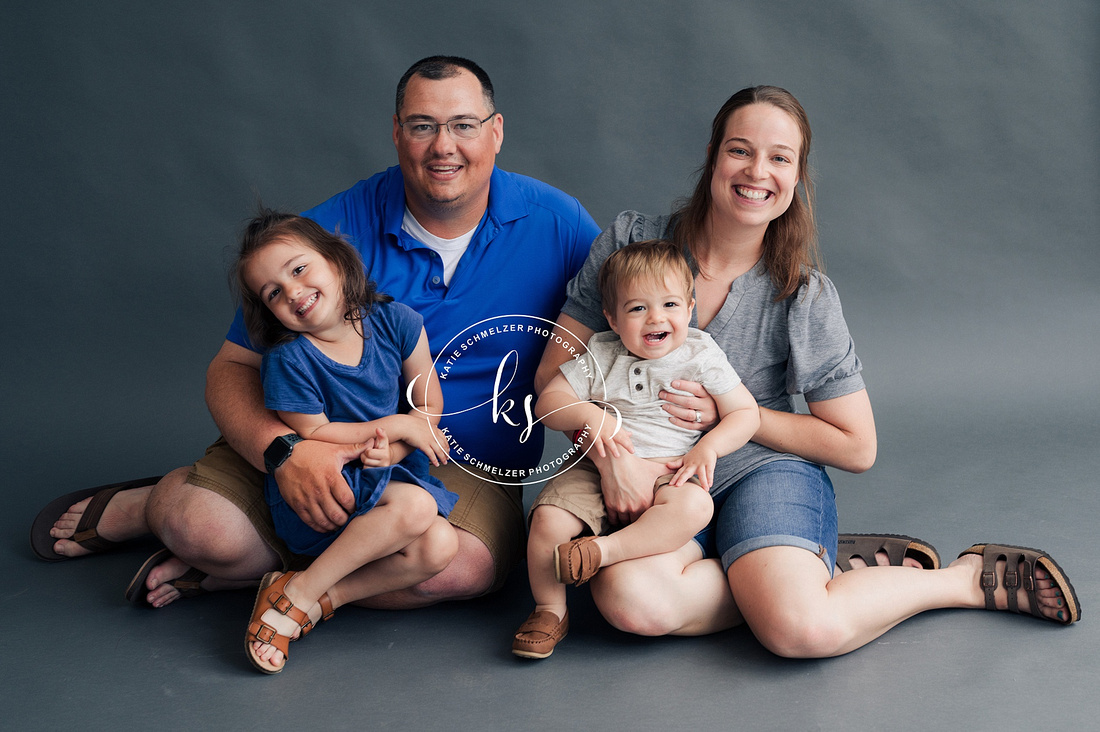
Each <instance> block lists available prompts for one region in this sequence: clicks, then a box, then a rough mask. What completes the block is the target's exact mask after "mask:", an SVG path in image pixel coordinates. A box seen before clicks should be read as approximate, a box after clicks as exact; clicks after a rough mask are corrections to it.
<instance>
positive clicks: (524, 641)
mask: <svg viewBox="0 0 1100 732" xmlns="http://www.w3.org/2000/svg"><path fill="white" fill-rule="evenodd" d="M568 632H569V611H568V610H566V611H565V617H563V618H562V619H561V620H558V616H557V615H555V614H554V613H552V612H550V611H549V610H541V611H539V612H534V613H531V614H530V615H529V616H528V617H527V620H524V621H523V625H521V626H519V630H517V631H516V635H515V638H514V640H513V641H512V653H514V654H515V655H517V656H519V657H520V658H546V657H547V656H549V655H550V654H551V653H553V652H554V646H556V645H557V644H558V642H559V641H561V639H562V638H564V637H565V635H566V634H567V633H568Z"/></svg>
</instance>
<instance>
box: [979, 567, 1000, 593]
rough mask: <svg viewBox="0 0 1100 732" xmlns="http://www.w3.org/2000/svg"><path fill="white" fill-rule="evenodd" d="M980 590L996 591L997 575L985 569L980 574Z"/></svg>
mask: <svg viewBox="0 0 1100 732" xmlns="http://www.w3.org/2000/svg"><path fill="white" fill-rule="evenodd" d="M982 589H983V590H995V589H997V575H996V574H994V572H993V570H992V569H987V570H985V571H983V572H982Z"/></svg>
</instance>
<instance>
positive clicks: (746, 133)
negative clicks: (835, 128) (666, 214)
mask: <svg viewBox="0 0 1100 732" xmlns="http://www.w3.org/2000/svg"><path fill="white" fill-rule="evenodd" d="M801 146H802V134H801V132H800V130H799V128H798V123H797V122H796V121H795V120H794V118H792V117H791V116H790V115H789V114H787V113H786V112H784V111H783V110H782V109H780V108H779V107H776V106H774V105H772V104H767V103H757V104H750V105H747V106H744V107H741V108H740V109H738V110H737V111H735V112H734V113H733V114H731V115H730V118H729V119H728V120H727V121H726V129H725V134H723V136H722V142H721V147H720V148H719V150H718V154H717V156H716V158H715V164H714V174H713V175H712V176H711V179H710V193H711V216H712V217H715V222H716V223H720V222H726V225H729V224H739V225H742V226H751V227H764V228H766V227H767V225H768V224H769V223H770V222H772V221H774V220H775V219H777V218H779V216H781V215H782V214H783V213H784V212H785V211H786V210H787V208H788V207H789V206H790V205H791V200H792V199H793V198H794V195H795V189H796V187H797V186H798V179H799V170H798V158H799V151H800V149H801Z"/></svg>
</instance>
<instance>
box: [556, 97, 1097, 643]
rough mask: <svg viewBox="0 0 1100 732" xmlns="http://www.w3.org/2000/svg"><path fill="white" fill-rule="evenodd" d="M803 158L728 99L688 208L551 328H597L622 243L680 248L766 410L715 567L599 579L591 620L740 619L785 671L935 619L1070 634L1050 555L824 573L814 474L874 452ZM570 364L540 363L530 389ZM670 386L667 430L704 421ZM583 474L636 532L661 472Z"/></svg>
mask: <svg viewBox="0 0 1100 732" xmlns="http://www.w3.org/2000/svg"><path fill="white" fill-rule="evenodd" d="M809 150H810V127H809V122H808V120H807V118H806V114H805V112H804V110H803V109H802V107H801V105H800V104H799V103H798V101H797V100H796V99H795V98H794V97H793V96H792V95H791V94H790V93H789V92H786V91H784V90H782V89H778V88H776V87H755V88H751V89H744V90H742V91H740V92H738V93H737V94H734V95H733V96H732V97H731V98H730V99H729V100H728V101H727V102H726V103H725V105H723V107H722V108H721V109H720V110H719V112H718V115H717V116H716V117H715V119H714V123H713V128H712V134H711V139H710V143H709V145H708V146H707V160H706V164H705V166H704V168H703V170H702V174H701V176H700V180H699V183H698V185H697V186H696V188H695V191H694V193H693V195H692V197H691V198H690V199H689V200H688V202H687V203H686V204H685V205H684V206H683V207H682V208H680V209H679V210H678V211H676V212H675V213H674V214H673V215H672V216H658V217H651V216H646V215H643V214H638V213H636V212H631V211H628V212H625V213H623V214H620V215H619V217H618V218H617V219H616V221H615V222H614V223H613V224H612V225H611V227H609V228H608V229H607V230H606V231H604V232H603V234H601V235H600V237H599V238H597V239H596V241H595V243H594V244H593V245H592V251H591V254H590V255H589V258H588V261H587V262H586V264H585V266H584V268H583V269H582V270H581V272H580V273H579V274H578V275H577V277H576V278H575V279H574V280H573V281H572V282H571V283H570V286H569V300H568V301H567V303H566V305H565V308H564V309H563V311H562V315H561V316H560V318H559V320H558V328H559V329H563V330H568V331H569V332H570V333H571V334H572V338H571V340H572V342H574V343H577V342H581V343H584V342H587V340H588V338H589V337H590V336H591V335H592V334H593V332H596V331H600V330H606V329H607V325H606V321H605V320H604V319H603V316H602V314H601V306H600V301H599V294H598V291H597V289H596V287H595V272H596V271H597V270H598V268H599V266H600V264H601V263H602V261H603V260H604V259H606V257H607V256H608V254H609V253H610V252H611V251H613V250H614V249H617V248H619V247H622V246H625V245H627V244H629V243H630V242H632V241H640V240H643V239H652V238H670V239H672V240H674V241H675V242H677V243H678V244H679V245H680V246H681V247H682V248H683V250H684V252H685V253H686V254H687V255H688V256H689V260H690V261H691V263H692V269H693V270H694V271H695V273H696V284H695V287H696V302H697V310H696V318H697V321H698V322H697V323H695V322H693V323H692V325H693V326H696V327H699V328H702V329H703V330H706V331H707V332H708V333H710V335H711V336H712V337H714V339H715V340H716V341H717V342H718V343H719V345H721V346H722V348H723V349H724V350H725V351H726V354H727V356H728V357H729V359H730V363H731V364H732V365H733V367H734V369H735V370H736V371H737V373H738V374H740V375H741V377H742V379H744V382H745V384H746V386H748V388H749V391H750V392H752V394H753V396H754V397H756V400H757V402H758V403H759V404H760V417H761V424H760V428H759V430H758V431H757V433H756V435H755V436H754V437H753V442H751V443H749V444H748V445H747V446H746V447H744V448H742V449H741V450H739V451H737V452H735V453H733V454H732V455H729V456H727V457H725V458H723V459H722V460H720V461H719V463H718V470H717V471H716V476H715V486H716V488H715V489H713V491H712V492H713V494H714V496H715V503H716V506H715V508H716V511H715V514H716V519H715V521H714V538H715V540H716V547H715V556H716V557H717V559H713V558H704V557H703V556H702V552H701V551H700V550H699V549H698V548H697V545H696V544H695V543H694V542H691V543H689V544H687V545H686V546H684V547H683V548H681V549H680V550H678V551H676V552H673V553H670V554H664V555H660V556H656V557H647V558H643V559H637V560H633V561H629V562H623V563H620V564H618V565H616V566H614V567H609V568H608V569H607V570H606V571H604V572H601V573H600V574H599V575H597V577H596V579H594V580H593V588H592V592H593V596H594V598H595V599H596V602H597V605H598V606H599V608H600V610H601V612H602V613H603V615H604V616H605V617H606V618H607V619H608V620H609V621H610V622H611V623H612V624H613V625H615V626H616V627H618V628H620V629H622V630H626V631H629V632H634V633H640V634H644V635H663V634H685V635H687V634H691V635H694V634H701V633H709V632H714V631H717V630H721V629H724V628H728V627H731V626H733V625H736V624H739V623H740V622H745V623H748V625H749V627H750V628H751V629H752V631H753V633H754V634H755V635H756V636H757V638H758V639H759V640H760V641H761V642H762V643H763V644H764V645H765V646H766V647H767V648H769V649H770V650H772V651H773V652H774V653H777V654H780V655H783V656H794V657H824V656H834V655H840V654H843V653H847V652H849V651H852V650H854V649H856V648H859V647H860V646H862V645H864V644H866V643H868V642H869V641H871V640H873V639H874V638H877V637H878V636H879V635H881V634H882V633H884V632H886V631H887V630H888V629H890V628H891V627H893V626H894V625H896V624H897V623H899V622H901V621H902V620H905V619H906V618H909V617H911V616H913V615H915V614H917V613H919V612H922V611H924V610H929V609H933V608H943V607H974V608H980V607H988V608H990V609H1011V610H1014V611H1016V610H1017V608H1019V609H1018V611H1020V612H1028V613H1030V614H1032V615H1037V616H1040V617H1044V618H1046V619H1050V620H1053V621H1055V622H1060V623H1064V624H1069V623H1072V622H1074V621H1075V620H1077V619H1078V617H1079V616H1080V607H1079V604H1078V602H1077V598H1076V596H1075V594H1074V592H1073V588H1072V586H1071V585H1070V584H1069V581H1068V579H1066V577H1065V574H1064V573H1063V572H1062V571H1061V569H1060V568H1059V567H1058V566H1057V564H1055V563H1054V561H1053V560H1052V559H1051V558H1050V557H1049V556H1047V555H1045V554H1043V553H1042V552H1036V551H1033V550H1022V549H1020V548H1018V547H1005V546H992V545H991V546H988V547H987V546H984V545H975V546H974V547H971V548H970V549H968V550H967V551H966V552H964V553H963V555H961V556H960V558H959V559H957V560H956V561H955V562H953V563H952V564H951V565H950V566H949V567H947V568H944V569H935V570H925V569H918V568H915V566H883V567H874V568H866V569H856V570H855V571H850V572H844V573H842V574H839V575H837V576H835V577H834V576H833V575H834V571H833V570H834V565H835V564H836V563H837V530H836V525H837V524H836V502H835V498H834V496H833V490H832V484H831V483H830V481H829V478H828V475H827V474H826V472H825V470H824V468H823V467H822V466H826V465H827V466H832V467H835V468H840V469H842V470H847V471H851V472H862V471H864V470H867V469H868V468H870V467H871V465H872V464H873V463H874V461H875V456H876V450H877V445H876V436H875V424H874V417H873V414H872V411H871V404H870V401H869V400H868V397H867V392H866V390H865V388H864V385H863V380H862V377H861V376H860V371H861V365H860V362H859V360H858V359H857V358H856V356H855V352H854V349H853V346H852V341H851V338H850V336H849V335H848V329H847V326H846V325H845V323H844V319H843V315H842V313H841V309H840V301H839V299H838V297H837V294H836V290H835V288H834V287H833V285H832V283H831V282H830V281H829V280H828V279H827V278H826V277H825V276H824V275H823V274H821V273H820V271H819V270H818V267H817V250H816V226H815V223H814V218H813V210H812V200H813V189H812V184H811V182H810V180H809V178H808V176H807V159H808V157H809ZM799 189H801V190H799ZM567 357H568V354H567V353H563V352H561V351H560V349H555V348H553V347H550V348H548V349H547V352H546V354H545V355H544V357H543V361H542V363H541V365H540V369H539V381H538V383H539V384H540V385H541V384H545V383H546V381H548V380H549V378H550V377H552V376H553V375H554V373H556V370H557V367H558V365H559V364H560V363H562V362H564V360H565V359H566V358H567ZM673 386H674V388H678V389H679V388H683V389H684V390H685V391H686V392H690V393H691V394H693V395H694V396H683V395H677V394H672V393H664V392H663V393H662V394H661V398H662V399H665V400H666V401H667V402H668V404H667V405H666V407H665V409H666V411H668V413H669V414H670V419H671V421H672V422H673V423H674V424H678V425H680V426H684V427H691V428H696V429H705V428H707V427H709V426H711V425H713V424H714V421H715V415H716V408H715V404H714V401H713V400H712V399H710V397H709V396H708V395H707V394H706V392H705V391H704V390H703V389H702V388H701V387H700V386H699V385H697V384H693V383H691V382H680V383H676V382H674V384H673ZM798 393H800V394H803V395H804V396H805V398H806V401H807V404H808V407H809V411H810V413H809V414H795V413H794V409H793V403H792V399H791V397H790V396H789V394H798ZM594 455H595V451H591V452H590V453H589V457H593V456H594ZM594 460H596V461H597V463H598V464H599V465H600V473H601V475H604V476H605V478H604V485H603V489H604V498H605V502H606V503H607V505H608V513H609V515H610V517H611V518H612V521H613V523H626V522H629V521H632V520H633V519H634V518H636V517H637V515H638V514H639V513H640V512H641V511H643V510H644V509H645V508H646V507H647V506H648V505H649V504H650V502H651V501H652V485H653V482H654V480H655V479H656V478H657V477H658V474H659V473H661V472H663V471H664V468H663V466H659V465H653V464H652V463H648V462H647V461H644V460H640V459H638V458H636V457H634V456H633V455H630V454H627V453H622V454H620V455H619V456H617V457H616V456H610V455H609V456H608V457H606V458H600V457H598V456H596V457H594ZM607 476H610V477H607ZM879 563H880V564H883V562H882V561H881V560H880V561H879ZM908 563H910V564H914V565H915V562H911V561H910V562H908ZM842 566H843V563H842ZM852 566H860V565H859V563H857V562H853V565H852ZM1006 567H1007V568H1008V569H1009V570H1012V569H1013V568H1018V569H1019V571H1020V574H1019V575H1017V574H1016V573H1014V572H1012V571H1009V572H1007V574H1006V572H1005V569H1006ZM983 570H984V571H985V572H986V576H985V580H986V582H985V584H986V585H989V586H988V587H985V588H984V589H983V583H982V580H983ZM991 580H992V581H991ZM1021 585H1023V586H1021ZM1006 588H1011V591H1010V590H1009V589H1006ZM1017 588H1018V589H1017Z"/></svg>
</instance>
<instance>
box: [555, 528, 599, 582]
mask: <svg viewBox="0 0 1100 732" xmlns="http://www.w3.org/2000/svg"><path fill="white" fill-rule="evenodd" d="M600 559H601V553H600V545H599V544H597V543H596V537H594V536H582V537H580V538H579V539H573V540H572V541H567V542H565V543H564V544H558V545H557V546H556V547H554V576H555V577H556V578H557V580H558V582H561V583H562V584H570V583H572V584H574V585H576V586H577V587H580V586H581V585H583V584H584V583H585V582H587V581H588V580H590V579H592V577H594V576H595V574H596V572H599V571H600Z"/></svg>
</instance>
